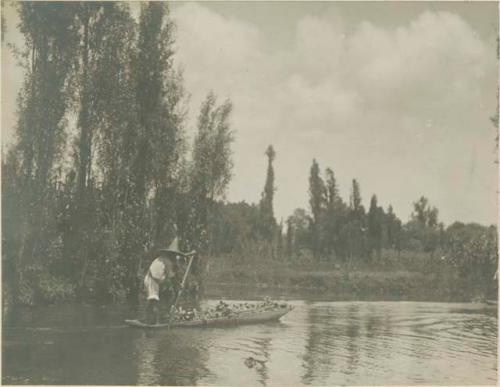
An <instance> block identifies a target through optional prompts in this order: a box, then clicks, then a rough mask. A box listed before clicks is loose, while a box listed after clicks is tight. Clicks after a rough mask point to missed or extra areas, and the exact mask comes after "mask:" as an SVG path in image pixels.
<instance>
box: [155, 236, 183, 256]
mask: <svg viewBox="0 0 500 387" xmlns="http://www.w3.org/2000/svg"><path fill="white" fill-rule="evenodd" d="M158 252H160V253H167V254H172V255H181V256H183V257H184V256H185V255H186V254H185V253H183V252H182V251H180V249H179V239H178V238H177V237H175V238H174V240H173V241H172V243H170V246H168V247H167V248H166V249H159V250H158Z"/></svg>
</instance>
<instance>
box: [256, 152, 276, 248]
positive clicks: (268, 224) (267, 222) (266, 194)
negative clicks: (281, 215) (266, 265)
mask: <svg viewBox="0 0 500 387" xmlns="http://www.w3.org/2000/svg"><path fill="white" fill-rule="evenodd" d="M265 155H266V156H267V175H266V183H265V185H264V191H263V192H262V197H261V200H260V204H259V209H260V214H261V222H262V229H261V234H262V237H263V238H264V239H265V240H268V241H271V240H272V239H273V235H274V233H275V232H274V230H275V228H276V219H275V218H274V208H273V201H274V192H275V191H276V188H275V186H274V167H273V162H274V159H275V158H276V152H275V151H274V148H273V146H272V145H269V146H268V147H267V149H266V152H265Z"/></svg>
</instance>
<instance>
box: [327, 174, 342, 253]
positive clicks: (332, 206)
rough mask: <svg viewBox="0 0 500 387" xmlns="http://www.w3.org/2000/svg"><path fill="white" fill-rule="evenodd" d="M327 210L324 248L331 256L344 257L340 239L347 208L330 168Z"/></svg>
mask: <svg viewBox="0 0 500 387" xmlns="http://www.w3.org/2000/svg"><path fill="white" fill-rule="evenodd" d="M325 174H326V180H325V181H326V210H325V216H324V219H323V222H324V225H323V230H324V241H323V243H324V246H325V248H326V249H327V252H328V253H329V254H331V253H335V255H336V256H339V255H342V254H344V253H345V251H344V243H343V240H341V237H340V231H341V228H342V225H343V223H344V222H345V221H346V219H345V215H346V206H345V204H344V202H343V201H342V198H341V197H340V196H339V194H338V186H337V181H336V179H335V174H334V172H333V171H332V169H330V168H326V171H325Z"/></svg>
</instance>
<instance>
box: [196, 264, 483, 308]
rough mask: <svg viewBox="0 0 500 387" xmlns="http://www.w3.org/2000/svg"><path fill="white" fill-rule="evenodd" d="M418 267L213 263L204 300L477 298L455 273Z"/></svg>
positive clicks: (478, 288) (476, 291)
mask: <svg viewBox="0 0 500 387" xmlns="http://www.w3.org/2000/svg"><path fill="white" fill-rule="evenodd" d="M386 258H387V257H386ZM409 259H412V260H413V262H414V263H415V264H414V266H417V267H418V266H419V265H418V262H419V261H422V259H423V258H422V257H419V256H414V257H412V258H409ZM388 260H389V259H384V260H382V261H383V262H386V261H388ZM389 261H390V260H389ZM421 263H422V265H420V266H421V268H420V270H416V269H413V270H407V269H406V270H405V269H403V268H401V267H398V265H390V264H378V265H366V266H364V267H359V266H358V267H353V266H349V265H347V264H345V263H343V264H333V263H330V262H319V263H315V264H314V265H311V264H310V263H308V262H290V261H273V260H258V259H257V260H253V261H249V260H244V259H238V258H236V257H216V258H215V257H214V258H211V259H210V260H209V263H208V265H207V270H206V277H205V295H206V296H208V297H227V298H261V297H263V296H265V295H269V296H272V297H283V298H306V299H307V298H313V299H316V300H318V299H319V300H409V301H465V302H466V301H471V300H473V299H474V298H478V297H481V296H483V294H484V291H483V288H482V287H481V286H475V284H474V282H472V283H471V281H466V280H464V279H461V278H460V276H459V275H458V273H457V272H456V271H455V270H452V269H450V268H449V267H445V266H436V265H435V266H434V267H426V266H425V262H421ZM311 267H314V269H313V270H312V269H311ZM490 297H491V296H490Z"/></svg>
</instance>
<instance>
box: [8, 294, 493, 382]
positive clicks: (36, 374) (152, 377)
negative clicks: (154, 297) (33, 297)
mask: <svg viewBox="0 0 500 387" xmlns="http://www.w3.org/2000/svg"><path fill="white" fill-rule="evenodd" d="M213 302H214V301H209V302H208V304H211V303H213ZM290 303H291V304H292V305H294V307H295V308H294V309H293V310H292V311H291V312H290V313H289V314H288V315H286V316H285V317H284V318H283V319H282V321H281V322H276V323H266V324H257V325H250V326H239V327H231V328H210V329H208V328H205V329H173V330H171V331H143V330H140V329H133V328H128V327H126V326H125V325H124V324H123V320H124V319H125V318H130V317H134V316H133V315H131V314H132V313H133V312H131V311H130V310H127V308H126V307H112V308H109V307H108V308H98V307H84V306H70V305H65V306H56V307H34V308H23V309H20V310H16V311H15V313H14V312H13V315H11V316H10V320H9V321H8V322H5V323H4V327H3V331H2V383H3V384H94V385H96V384H97V385H103V384H122V385H123V384H126V385H135V384H139V385H158V384H161V385H225V386H236V385H256V386H262V385H263V386H266V385H286V386H291V385H339V384H343V385H345V384H349V385H355V384H363V385H367V384H370V385H381V384H425V385H457V384H460V385H464V384H496V381H497V324H498V321H497V317H496V314H495V313H496V312H494V313H492V312H491V311H490V312H487V311H486V310H483V309H481V308H478V307H477V306H476V305H473V304H447V303H420V302H310V301H291V302H290ZM248 357H253V358H254V359H257V360H260V361H261V362H259V363H258V364H257V365H256V366H254V367H251V368H249V367H248V366H247V365H246V364H245V359H247V358H248Z"/></svg>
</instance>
